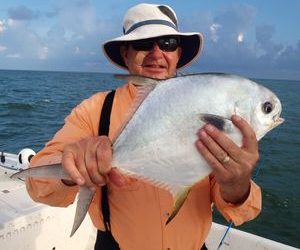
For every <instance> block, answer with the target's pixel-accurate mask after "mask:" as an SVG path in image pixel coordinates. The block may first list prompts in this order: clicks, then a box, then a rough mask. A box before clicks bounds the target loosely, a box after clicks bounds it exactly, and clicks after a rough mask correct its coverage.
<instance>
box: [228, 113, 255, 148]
mask: <svg viewBox="0 0 300 250" xmlns="http://www.w3.org/2000/svg"><path fill="white" fill-rule="evenodd" d="M231 119H232V122H233V123H234V125H235V126H237V127H238V128H239V129H240V131H241V133H242V135H243V148H245V149H246V150H247V151H248V152H249V153H256V152H257V151H258V142H257V139H256V135H255V132H254V131H253V129H252V128H251V126H250V125H249V124H248V123H247V122H246V121H245V120H244V119H242V118H241V117H239V116H237V115H233V116H232V118H231Z"/></svg>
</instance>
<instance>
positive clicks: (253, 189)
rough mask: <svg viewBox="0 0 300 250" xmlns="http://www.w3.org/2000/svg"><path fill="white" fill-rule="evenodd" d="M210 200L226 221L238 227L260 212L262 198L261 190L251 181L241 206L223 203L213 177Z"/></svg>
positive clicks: (218, 187)
mask: <svg viewBox="0 0 300 250" xmlns="http://www.w3.org/2000/svg"><path fill="white" fill-rule="evenodd" d="M211 192H212V200H213V202H214V203H215V205H216V207H217V209H218V210H219V211H220V213H221V214H222V215H223V216H224V218H225V219H226V220H227V221H231V222H233V223H234V225H235V226H239V225H241V224H243V223H244V222H246V221H249V220H252V219H254V218H255V217H256V216H257V215H258V214H259V213H260V211H261V206H262V197H261V189H260V187H259V186H258V185H257V184H255V182H254V181H252V180H251V185H250V192H249V195H248V197H247V199H246V200H245V201H244V202H243V203H242V204H237V205H236V204H232V203H228V202H226V201H224V199H223V198H222V196H221V194H220V186H219V184H218V183H216V180H215V179H214V177H213V178H212V179H211Z"/></svg>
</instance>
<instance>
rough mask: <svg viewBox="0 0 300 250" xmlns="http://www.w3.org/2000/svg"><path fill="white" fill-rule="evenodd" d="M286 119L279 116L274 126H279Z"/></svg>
mask: <svg viewBox="0 0 300 250" xmlns="http://www.w3.org/2000/svg"><path fill="white" fill-rule="evenodd" d="M284 121H285V119H284V118H282V117H278V118H277V119H275V120H274V126H273V127H272V128H275V127H277V126H279V125H280V124H282V123H283V122H284Z"/></svg>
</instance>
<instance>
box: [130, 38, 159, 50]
mask: <svg viewBox="0 0 300 250" xmlns="http://www.w3.org/2000/svg"><path fill="white" fill-rule="evenodd" d="M130 44H131V47H132V48H133V49H134V50H136V51H149V50H151V49H152V48H153V45H154V41H151V40H137V41H132V42H131V43H130Z"/></svg>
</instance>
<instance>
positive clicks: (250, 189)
mask: <svg viewBox="0 0 300 250" xmlns="http://www.w3.org/2000/svg"><path fill="white" fill-rule="evenodd" d="M202 40H203V39H202V35H201V34H200V33H180V32H179V31H178V27H177V18H176V14H175V12H174V11H173V10H172V9H171V8H170V7H168V6H165V5H154V4H139V5H137V6H134V7H132V8H131V9H129V10H128V12H127V14H126V15H125V18H124V35H123V36H120V37H118V38H116V39H113V40H110V41H108V42H106V43H104V45H103V48H104V53H105V55H106V56H107V57H108V58H109V59H110V60H111V61H112V62H113V63H115V64H116V65H118V66H120V67H122V68H125V69H127V70H128V71H129V73H130V74H137V75H142V76H146V77H152V78H158V79H165V78H170V77H173V76H175V75H176V71H177V69H179V68H182V67H184V66H186V65H188V64H189V63H190V62H192V61H193V60H194V59H195V58H196V57H197V56H198V54H199V53H200V51H201V48H202ZM136 94H137V90H136V86H134V85H133V84H132V83H128V84H126V85H124V86H122V87H120V88H118V89H117V91H116V94H115V98H114V103H113V107H112V115H111V120H110V131H109V137H106V136H101V137H98V136H97V135H98V127H99V117H100V110H101V107H102V105H103V102H104V98H105V96H106V93H98V94H96V95H94V96H92V97H91V98H89V99H88V100H85V101H84V102H82V103H81V104H80V105H79V106H77V107H76V108H75V109H73V111H72V113H71V114H70V115H69V116H68V117H67V118H66V120H65V125H64V127H63V128H62V129H61V130H59V131H58V132H57V133H56V135H55V136H54V138H53V139H52V140H51V141H50V142H49V143H48V144H47V145H46V147H45V148H44V149H43V150H42V151H40V152H39V153H38V154H37V155H36V156H35V157H34V158H33V160H32V163H31V166H32V167H34V166H38V165H43V164H49V163H56V162H60V161H61V162H62V166H63V168H64V169H65V171H66V172H67V173H69V175H70V177H71V178H72V180H73V183H74V184H77V185H72V184H73V183H67V182H64V183H63V182H61V181H60V180H56V181H55V180H48V179H33V178H31V179H29V180H28V181H27V187H28V191H29V193H30V195H31V197H32V198H33V199H34V200H36V201H39V202H43V203H47V204H50V205H54V206H68V205H69V204H70V203H72V202H73V200H74V198H75V195H76V193H77V191H78V186H80V185H87V186H88V187H90V188H91V189H92V190H96V195H95V197H94V199H93V201H92V204H91V206H90V209H89V213H90V216H91V218H92V221H93V223H94V225H95V226H96V227H97V228H98V229H100V230H102V231H103V230H104V225H103V222H102V213H101V202H100V196H101V193H100V191H99V190H100V189H99V188H98V187H100V186H103V185H105V184H107V185H108V190H109V194H108V196H109V197H108V198H109V207H110V213H111V231H112V234H113V236H114V238H115V240H116V241H117V242H118V244H119V246H120V248H121V249H130V250H134V249H149V250H150V249H151V250H152V249H154V250H156V249H172V250H173V249H199V248H200V247H201V246H202V245H203V242H204V241H205V238H206V236H207V234H208V232H209V229H210V226H211V222H212V214H211V204H212V203H215V205H216V207H217V208H218V209H219V210H220V212H221V213H222V214H223V215H224V217H225V218H226V219H227V220H230V221H233V222H234V224H236V225H239V224H242V223H243V222H244V221H247V220H250V219H253V218H254V217H256V216H257V214H258V213H259V212H260V209H261V193H260V189H259V187H258V186H256V184H254V183H253V182H252V181H251V179H250V177H251V172H252V170H253V169H254V167H255V164H256V162H257V160H258V146H257V141H256V138H255V134H254V132H253V130H252V129H251V128H250V126H249V125H248V124H247V123H246V122H245V121H244V120H242V119H240V118H239V117H236V116H234V117H233V118H232V120H233V122H234V124H235V125H236V126H237V127H238V128H239V129H240V130H241V132H242V134H243V146H242V147H238V146H237V145H235V144H234V143H233V142H232V141H231V140H230V139H229V138H228V137H226V136H225V135H224V134H223V133H221V132H220V131H218V130H217V129H216V128H214V127H213V126H211V125H206V126H205V127H204V128H201V129H200V130H199V132H198V135H199V138H198V140H197V142H196V147H197V148H198V150H199V153H200V154H202V156H203V157H204V158H205V159H206V160H207V161H208V163H209V164H210V166H211V167H212V169H213V173H212V174H211V175H210V176H208V177H207V178H205V179H204V180H203V181H201V182H199V183H197V184H196V185H195V186H194V187H193V188H192V190H191V192H190V194H189V197H188V199H187V200H186V202H185V203H184V205H183V207H182V208H181V210H180V212H179V213H178V214H177V215H176V217H175V218H174V219H173V220H172V222H171V223H169V224H168V225H165V222H166V220H167V219H168V216H169V213H170V211H171V209H172V204H173V200H172V196H171V194H169V193H168V192H167V191H166V190H163V189H160V188H157V187H155V186H153V185H150V184H148V183H145V182H142V181H140V180H137V179H133V178H129V177H126V176H123V175H121V174H120V173H119V171H118V170H117V168H114V167H113V166H111V159H112V150H111V143H110V141H111V140H112V139H113V138H114V137H115V135H116V133H117V131H118V129H119V128H120V127H121V126H122V124H123V123H124V120H125V117H126V111H128V110H129V109H130V108H131V107H132V105H133V104H134V101H135V97H136Z"/></svg>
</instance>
